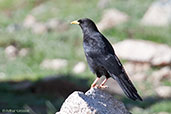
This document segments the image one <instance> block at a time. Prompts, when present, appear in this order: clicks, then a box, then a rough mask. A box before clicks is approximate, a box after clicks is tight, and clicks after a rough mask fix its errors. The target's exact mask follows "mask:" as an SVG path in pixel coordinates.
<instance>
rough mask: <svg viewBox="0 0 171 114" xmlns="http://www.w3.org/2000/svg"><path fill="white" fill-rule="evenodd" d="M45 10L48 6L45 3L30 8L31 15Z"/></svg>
mask: <svg viewBox="0 0 171 114" xmlns="http://www.w3.org/2000/svg"><path fill="white" fill-rule="evenodd" d="M47 10H48V6H47V5H46V4H40V5H37V6H36V7H35V8H33V9H32V11H31V14H33V15H38V14H43V13H45V12H46V11H47Z"/></svg>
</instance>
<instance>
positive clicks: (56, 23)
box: [45, 18, 69, 32]
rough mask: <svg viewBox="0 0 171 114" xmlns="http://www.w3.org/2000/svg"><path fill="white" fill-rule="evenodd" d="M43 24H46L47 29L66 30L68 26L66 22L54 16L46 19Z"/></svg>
mask: <svg viewBox="0 0 171 114" xmlns="http://www.w3.org/2000/svg"><path fill="white" fill-rule="evenodd" d="M45 25H46V27H47V29H48V31H58V32H61V31H66V30H67V29H68V28H69V26H68V24H67V23H65V22H63V21H60V20H58V19H56V18H52V19H50V20H48V21H47V22H46V23H45Z"/></svg>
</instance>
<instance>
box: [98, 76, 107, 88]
mask: <svg viewBox="0 0 171 114" xmlns="http://www.w3.org/2000/svg"><path fill="white" fill-rule="evenodd" d="M107 80H108V78H106V79H105V80H103V82H102V83H101V84H100V86H99V88H108V86H107V85H106V86H105V85H104V84H105V83H106V82H107Z"/></svg>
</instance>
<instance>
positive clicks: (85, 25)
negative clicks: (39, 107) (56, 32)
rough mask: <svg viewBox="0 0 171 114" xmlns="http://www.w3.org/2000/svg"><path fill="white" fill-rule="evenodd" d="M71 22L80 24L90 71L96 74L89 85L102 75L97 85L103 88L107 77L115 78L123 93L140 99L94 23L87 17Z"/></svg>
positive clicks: (107, 42) (94, 83)
mask: <svg viewBox="0 0 171 114" xmlns="http://www.w3.org/2000/svg"><path fill="white" fill-rule="evenodd" d="M71 24H78V25H80V27H81V29H82V32H83V47H84V52H85V56H86V59H87V62H88V65H89V67H90V69H91V71H92V72H93V73H94V74H96V76H97V78H96V80H95V81H94V82H93V84H92V85H91V87H95V86H97V84H96V83H97V81H98V80H99V78H100V77H101V76H102V75H104V76H105V77H106V79H105V80H104V81H103V82H102V83H101V84H100V85H99V86H97V87H99V88H105V87H107V86H104V84H105V82H106V81H107V80H108V78H110V77H112V78H113V79H115V80H116V81H117V82H118V83H119V85H120V87H121V88H122V90H123V91H124V93H125V94H126V95H127V96H128V97H129V98H131V99H132V100H137V99H139V100H141V101H142V98H141V97H140V96H139V95H138V93H137V90H136V89H135V87H134V85H133V84H132V82H131V80H130V79H129V77H128V75H127V74H126V72H125V70H124V68H123V66H122V64H121V62H120V60H119V59H118V57H117V56H116V54H115V52H114V49H113V47H112V45H111V44H110V43H109V41H108V40H107V39H106V38H105V37H104V36H103V35H102V34H101V33H100V32H99V30H98V29H97V27H96V25H95V23H94V22H93V21H92V20H90V19H88V18H84V19H79V20H78V21H73V22H71Z"/></svg>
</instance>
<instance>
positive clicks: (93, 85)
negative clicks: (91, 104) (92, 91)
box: [91, 77, 100, 88]
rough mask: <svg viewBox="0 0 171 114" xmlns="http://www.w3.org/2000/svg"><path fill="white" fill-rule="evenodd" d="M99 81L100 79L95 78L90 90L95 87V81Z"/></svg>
mask: <svg viewBox="0 0 171 114" xmlns="http://www.w3.org/2000/svg"><path fill="white" fill-rule="evenodd" d="M99 79H100V78H99V77H97V78H96V79H95V80H94V82H93V84H91V88H93V87H95V86H96V85H97V81H98V80H99Z"/></svg>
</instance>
